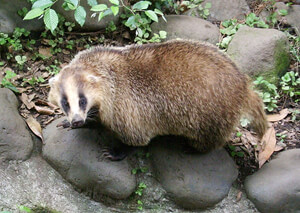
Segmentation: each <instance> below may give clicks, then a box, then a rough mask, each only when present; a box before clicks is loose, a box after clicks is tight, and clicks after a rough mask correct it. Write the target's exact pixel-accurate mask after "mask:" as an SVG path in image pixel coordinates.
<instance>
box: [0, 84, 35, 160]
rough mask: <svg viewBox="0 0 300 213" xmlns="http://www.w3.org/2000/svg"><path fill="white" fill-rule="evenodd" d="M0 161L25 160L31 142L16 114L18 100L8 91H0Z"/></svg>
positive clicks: (30, 151)
mask: <svg viewBox="0 0 300 213" xmlns="http://www.w3.org/2000/svg"><path fill="white" fill-rule="evenodd" d="M0 103H1V104H0V161H4V160H26V159H28V158H29V157H30V155H31V153H32V150H33V141H32V138H31V135H30V133H29V130H28V129H27V126H26V123H25V121H24V120H23V119H22V117H21V116H20V115H19V112H18V105H19V104H18V100H17V98H16V96H15V95H14V93H13V92H12V91H10V90H9V89H0Z"/></svg>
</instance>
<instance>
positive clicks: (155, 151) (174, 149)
mask: <svg viewBox="0 0 300 213" xmlns="http://www.w3.org/2000/svg"><path fill="white" fill-rule="evenodd" d="M173 140H177V139H175V138H166V139H165V141H163V140H160V141H159V142H158V141H157V142H154V143H153V146H151V148H150V156H151V159H152V166H153V169H154V173H155V175H156V177H157V178H158V180H159V181H160V183H161V184H162V186H163V188H164V189H165V190H166V191H167V192H168V194H169V195H170V197H171V198H172V199H173V200H174V201H175V202H176V203H177V204H178V205H180V206H182V207H184V208H187V209H203V208H206V207H210V206H213V205H215V204H216V203H218V202H220V201H221V200H222V199H224V198H225V197H226V196H227V194H228V192H229V190H230V188H231V184H232V183H233V181H234V180H235V179H236V178H237V174H238V171H237V169H236V166H235V164H234V162H233V160H232V159H231V158H230V157H229V156H228V154H227V152H226V151H225V150H224V149H220V150H215V151H212V152H210V153H207V154H201V153H193V154H185V153H183V150H184V148H183V147H182V145H181V143H180V142H179V141H173Z"/></svg>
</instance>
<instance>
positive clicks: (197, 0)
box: [181, 0, 211, 19]
mask: <svg viewBox="0 0 300 213" xmlns="http://www.w3.org/2000/svg"><path fill="white" fill-rule="evenodd" d="M202 2H203V0H191V1H182V2H181V9H183V8H184V7H182V5H185V6H186V7H187V8H188V9H193V8H196V9H197V12H198V14H199V16H200V17H201V18H204V19H207V17H208V16H209V9H210V8H211V3H210V2H207V3H206V4H205V5H204V7H203V6H202V5H201V3H202ZM195 12H196V11H194V13H192V15H196V14H195Z"/></svg>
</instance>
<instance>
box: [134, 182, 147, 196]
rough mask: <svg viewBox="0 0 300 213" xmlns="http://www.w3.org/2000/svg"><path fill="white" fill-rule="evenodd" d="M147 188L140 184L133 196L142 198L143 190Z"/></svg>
mask: <svg viewBox="0 0 300 213" xmlns="http://www.w3.org/2000/svg"><path fill="white" fill-rule="evenodd" d="M146 188H147V186H146V184H145V183H143V182H141V183H140V184H139V185H138V188H137V190H136V191H135V194H137V195H138V196H142V195H143V191H144V189H146Z"/></svg>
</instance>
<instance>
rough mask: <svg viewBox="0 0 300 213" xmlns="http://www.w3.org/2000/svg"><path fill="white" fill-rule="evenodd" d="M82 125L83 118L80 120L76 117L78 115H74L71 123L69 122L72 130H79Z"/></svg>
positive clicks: (78, 116) (79, 117)
mask: <svg viewBox="0 0 300 213" xmlns="http://www.w3.org/2000/svg"><path fill="white" fill-rule="evenodd" d="M83 124H84V120H83V118H82V117H81V116H80V115H78V114H76V115H75V116H74V117H73V119H72V121H71V127H72V128H79V127H82V126H83Z"/></svg>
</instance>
